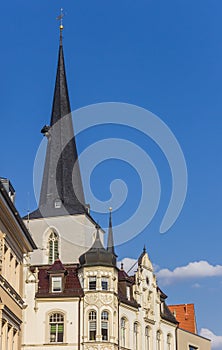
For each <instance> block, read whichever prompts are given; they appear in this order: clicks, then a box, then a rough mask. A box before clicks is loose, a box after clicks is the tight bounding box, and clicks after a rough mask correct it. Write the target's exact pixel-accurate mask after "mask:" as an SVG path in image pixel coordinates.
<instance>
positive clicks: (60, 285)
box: [47, 259, 67, 293]
mask: <svg viewBox="0 0 222 350" xmlns="http://www.w3.org/2000/svg"><path fill="white" fill-rule="evenodd" d="M47 273H48V276H49V293H62V292H63V291H64V286H65V278H66V275H67V269H65V267H64V266H63V264H62V262H61V261H60V260H59V259H56V260H55V262H54V264H53V265H52V266H51V267H50V268H49V269H48V271H47Z"/></svg>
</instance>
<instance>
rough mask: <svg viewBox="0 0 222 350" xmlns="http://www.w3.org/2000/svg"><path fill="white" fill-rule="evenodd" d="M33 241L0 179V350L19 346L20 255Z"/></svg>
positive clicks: (21, 265)
mask: <svg viewBox="0 0 222 350" xmlns="http://www.w3.org/2000/svg"><path fill="white" fill-rule="evenodd" d="M33 248H35V244H34V242H33V241H32V238H31V236H30V235H29V232H28V231H27V229H26V227H25V225H24V224H23V222H22V220H21V218H20V216H19V214H18V213H17V211H16V209H15V207H14V204H13V202H12V198H10V196H9V194H8V192H7V190H6V188H5V187H4V185H3V184H2V183H1V181H0V350H19V349H21V329H22V312H23V307H24V301H23V255H24V254H27V253H28V252H30V251H32V250H33Z"/></svg>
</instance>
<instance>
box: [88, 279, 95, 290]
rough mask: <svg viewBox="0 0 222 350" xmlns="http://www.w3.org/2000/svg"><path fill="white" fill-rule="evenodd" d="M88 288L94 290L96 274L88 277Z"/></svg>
mask: <svg viewBox="0 0 222 350" xmlns="http://www.w3.org/2000/svg"><path fill="white" fill-rule="evenodd" d="M89 290H96V276H92V277H89Z"/></svg>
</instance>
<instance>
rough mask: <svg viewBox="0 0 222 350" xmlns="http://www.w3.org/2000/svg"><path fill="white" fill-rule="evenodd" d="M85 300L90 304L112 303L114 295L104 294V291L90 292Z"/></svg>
mask: <svg viewBox="0 0 222 350" xmlns="http://www.w3.org/2000/svg"><path fill="white" fill-rule="evenodd" d="M85 302H86V304H89V305H95V304H96V305H97V306H99V307H100V306H102V305H110V304H112V302H113V295H112V294H104V293H102V294H101V293H89V294H86V296H85Z"/></svg>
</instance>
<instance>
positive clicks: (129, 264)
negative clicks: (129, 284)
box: [117, 258, 138, 275]
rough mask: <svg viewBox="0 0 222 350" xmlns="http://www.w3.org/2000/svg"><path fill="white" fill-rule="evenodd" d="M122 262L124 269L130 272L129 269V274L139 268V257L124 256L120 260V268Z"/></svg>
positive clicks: (118, 264)
mask: <svg viewBox="0 0 222 350" xmlns="http://www.w3.org/2000/svg"><path fill="white" fill-rule="evenodd" d="M121 263H123V269H124V271H126V272H128V271H129V270H130V271H129V275H132V274H133V273H134V272H135V271H136V270H137V267H138V265H137V259H132V258H124V259H123V260H121V261H118V263H117V266H118V267H119V268H120V267H121Z"/></svg>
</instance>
